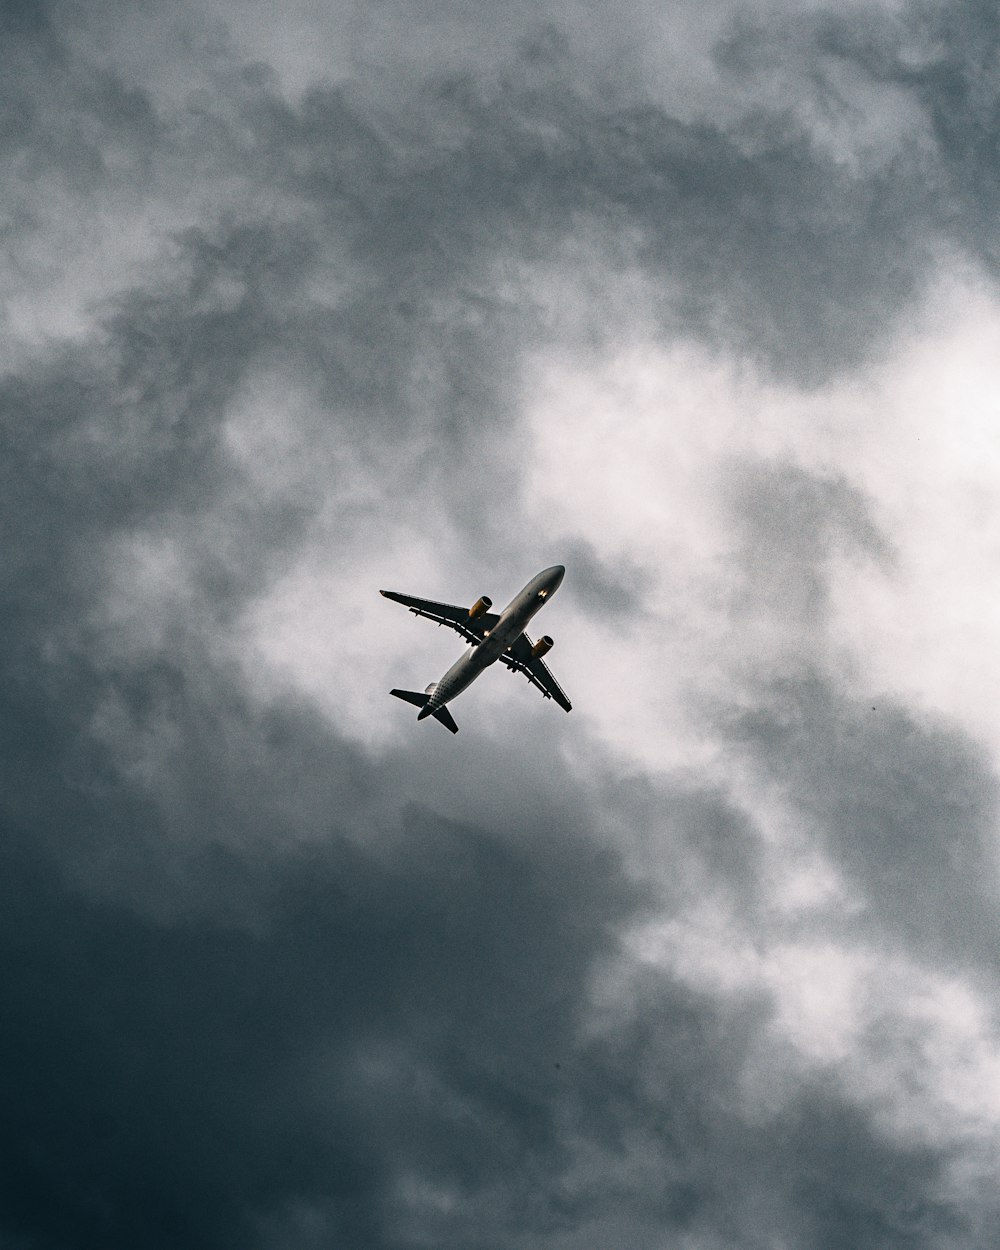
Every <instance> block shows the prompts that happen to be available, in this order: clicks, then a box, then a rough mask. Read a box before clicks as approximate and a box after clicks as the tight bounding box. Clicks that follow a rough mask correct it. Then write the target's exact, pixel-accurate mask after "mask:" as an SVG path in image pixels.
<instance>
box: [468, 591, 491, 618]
mask: <svg viewBox="0 0 1000 1250" xmlns="http://www.w3.org/2000/svg"><path fill="white" fill-rule="evenodd" d="M492 607H493V600H492V599H487V597H486V596H485V595H483V597H482V598H481V599H477V600H476V602H475V603H474V604H473V605H472V607H471V608H470V609H469V620H470V621H474V620H475V619H476V617H477V616H482V615H483V614H484V613H486V612H488V611H489V610H490V608H492Z"/></svg>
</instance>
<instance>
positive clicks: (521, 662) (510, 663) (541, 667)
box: [500, 634, 573, 712]
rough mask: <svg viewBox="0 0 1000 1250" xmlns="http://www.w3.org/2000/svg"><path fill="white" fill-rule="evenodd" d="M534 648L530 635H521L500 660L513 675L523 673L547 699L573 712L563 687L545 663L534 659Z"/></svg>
mask: <svg viewBox="0 0 1000 1250" xmlns="http://www.w3.org/2000/svg"><path fill="white" fill-rule="evenodd" d="M532 646H533V643H532V641H531V639H530V638H529V637H528V635H527V634H520V635H518V637H517V638H515V640H514V642H513V643H512V644H511V645H510V647H508V649H507V650H506V651H505V652H504V654H503V655H502V656H501V657H500V660H501V662H502V663H503V664H506V665H507V667H508V668H509V669H510V670H511V672H512V673H523V674H524V676H525V677H527V679H528V681H530V682H531V684H532V685H533V686H537V687H538V689H539V690H540V691H541V692H542V694H543V695H544V696H545V698H546V699H555V701H556V702H557V703H558V704H559V706H560V707H561V708H562V709H563V710H564V711H566V712H569V711H571V710H572V708H573V704H572V703H570V701H569V699H567V698H566V695H565V694H564V693H563V690H562V687H561V686H560V685H559V683H558V682H557V681H556V679H555V678H554V677H553V676H552V674H551V673H550V672H549V670H548V666H547V665H546V663H545V661H544V660H542V659H540V658H538V659H536V658H534V657H532V654H531V648H532Z"/></svg>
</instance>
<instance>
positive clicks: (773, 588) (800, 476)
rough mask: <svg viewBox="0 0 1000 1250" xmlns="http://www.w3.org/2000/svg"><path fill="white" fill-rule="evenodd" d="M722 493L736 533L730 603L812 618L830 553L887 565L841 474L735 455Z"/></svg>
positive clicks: (819, 612)
mask: <svg viewBox="0 0 1000 1250" xmlns="http://www.w3.org/2000/svg"><path fill="white" fill-rule="evenodd" d="M723 493H724V496H725V498H726V501H727V506H728V507H729V508H730V509H731V511H732V515H733V517H734V521H735V526H736V528H737V531H738V532H740V533H741V543H740V550H739V552H738V555H737V557H736V565H737V577H736V579H734V580H735V585H736V587H737V589H736V590H735V593H734V604H733V606H734V609H735V610H736V611H737V612H738V613H740V612H745V611H748V610H749V611H753V610H757V611H760V612H763V613H765V614H767V615H771V614H778V615H780V616H781V617H783V618H784V619H786V620H797V621H802V622H805V623H808V624H815V623H817V622H819V621H820V619H822V618H823V617H824V616H825V614H826V612H827V609H828V606H829V605H828V579H829V562H830V558H831V557H832V556H833V555H834V554H837V553H843V554H846V555H848V556H852V557H854V558H856V559H868V560H871V561H873V562H875V563H876V564H879V565H881V566H883V567H890V566H891V562H892V549H891V545H890V543H889V541H888V540H887V538H886V537H885V535H884V534H883V533H882V532H881V531H880V530H879V528H878V527H877V526H876V524H875V522H874V521H873V520H872V517H871V509H870V504H869V501H868V500H866V499H865V497H864V495H863V494H862V493H861V492H860V491H859V490H857V489H856V488H855V487H853V486H851V485H850V484H849V483H848V482H846V481H845V480H844V479H842V478H835V477H824V476H821V475H818V474H814V473H809V472H806V471H805V470H804V469H801V468H799V467H797V466H796V465H792V464H787V463H782V462H772V463H767V462H759V461H740V462H733V463H732V464H730V466H729V468H728V471H727V472H726V473H725V474H724V482H723Z"/></svg>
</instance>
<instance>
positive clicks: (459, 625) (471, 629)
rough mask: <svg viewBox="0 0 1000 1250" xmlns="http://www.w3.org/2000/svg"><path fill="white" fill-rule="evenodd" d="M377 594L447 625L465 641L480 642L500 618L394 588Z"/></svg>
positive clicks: (417, 614) (492, 614)
mask: <svg viewBox="0 0 1000 1250" xmlns="http://www.w3.org/2000/svg"><path fill="white" fill-rule="evenodd" d="M379 594H380V595H382V596H383V597H384V598H386V599H392V600H393V601H394V602H395V603H401V604H403V606H404V607H407V608H409V609H410V611H411V612H412V613H413V614H414V615H415V616H425V617H426V618H427V619H428V620H429V621H436V622H437V623H438V625H447V626H448V628H449V629H453V630H455V632H456V633H458V634H461V635H462V637H463V638H464V639H465V640H466V641H467V642H473V643H478V642H482V640H483V634H484V633H485V632H486V630H488V629H492V628H493V626H494V625H495V624H496V623H497V621H498V620H499V619H500V618H499V616H497V615H496V613H495V612H481V613H480V614H479V615H478V616H475V617H474V616H472V614H471V612H470V611H469V609H468V608H463V607H460V606H459V605H458V604H455V603H435V602H434V600H433V599H417V598H415V597H414V596H413V595H400V594H397V593H396V592H395V591H394V590H380V591H379Z"/></svg>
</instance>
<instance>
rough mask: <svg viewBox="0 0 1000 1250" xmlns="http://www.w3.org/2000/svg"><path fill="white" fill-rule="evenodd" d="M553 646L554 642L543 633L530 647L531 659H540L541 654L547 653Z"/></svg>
mask: <svg viewBox="0 0 1000 1250" xmlns="http://www.w3.org/2000/svg"><path fill="white" fill-rule="evenodd" d="M553 646H555V644H554V643H553V641H552V639H551V638H550V637H549V636H548V634H544V635H543V636H542V637H541V638H539V640H538V641H537V642H536V643H535V645H534V646H533V647H532V648H531V658H532V659H533V660H540V659H541V658H542V656H543V655H548V653H549V652H550V651H551V650H552V648H553Z"/></svg>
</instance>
